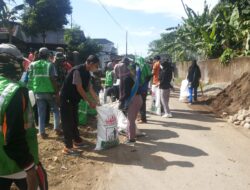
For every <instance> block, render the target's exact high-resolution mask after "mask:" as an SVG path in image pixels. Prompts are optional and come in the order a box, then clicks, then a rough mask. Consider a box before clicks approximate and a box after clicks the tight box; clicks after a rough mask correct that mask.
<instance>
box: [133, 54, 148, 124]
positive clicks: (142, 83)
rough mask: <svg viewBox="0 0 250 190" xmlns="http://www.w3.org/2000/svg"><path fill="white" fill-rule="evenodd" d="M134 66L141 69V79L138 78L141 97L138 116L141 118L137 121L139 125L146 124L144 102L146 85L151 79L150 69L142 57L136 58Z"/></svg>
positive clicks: (146, 92) (146, 93)
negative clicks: (136, 65)
mask: <svg viewBox="0 0 250 190" xmlns="http://www.w3.org/2000/svg"><path fill="white" fill-rule="evenodd" d="M135 62H136V64H138V66H139V67H140V69H141V78H140V86H139V90H140V94H141V96H142V106H141V109H140V115H141V118H140V120H139V123H147V117H146V100H147V95H148V85H149V81H150V79H151V77H152V73H151V69H150V66H149V64H148V63H146V62H145V60H144V58H143V57H136V59H135Z"/></svg>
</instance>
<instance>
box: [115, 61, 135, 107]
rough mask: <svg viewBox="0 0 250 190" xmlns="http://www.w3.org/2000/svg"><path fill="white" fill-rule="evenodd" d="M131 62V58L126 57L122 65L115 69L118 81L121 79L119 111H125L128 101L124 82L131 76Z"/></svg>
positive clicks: (119, 64) (116, 66)
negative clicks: (126, 101) (126, 100)
mask: <svg viewBox="0 0 250 190" xmlns="http://www.w3.org/2000/svg"><path fill="white" fill-rule="evenodd" d="M130 63H131V61H130V60H129V58H127V57H124V58H123V59H122V60H121V62H120V63H118V64H116V65H115V67H114V72H115V76H116V78H117V79H119V83H120V85H119V102H120V104H119V109H121V110H124V109H126V108H125V99H126V94H125V84H126V83H125V82H124V80H125V79H126V78H127V77H128V76H130V74H131V73H130V70H129V68H128V66H129V64H130Z"/></svg>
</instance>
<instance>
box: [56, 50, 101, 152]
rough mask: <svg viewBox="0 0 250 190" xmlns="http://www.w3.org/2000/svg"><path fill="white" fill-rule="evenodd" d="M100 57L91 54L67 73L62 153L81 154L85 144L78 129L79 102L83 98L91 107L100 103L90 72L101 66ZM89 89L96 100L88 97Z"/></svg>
mask: <svg viewBox="0 0 250 190" xmlns="http://www.w3.org/2000/svg"><path fill="white" fill-rule="evenodd" d="M99 62H100V61H99V59H98V57H97V56H95V55H90V56H89V57H88V58H87V60H86V63H85V64H81V65H78V66H75V67H73V68H72V69H71V70H70V72H69V73H68V74H67V76H66V78H65V81H64V83H63V86H62V89H61V92H60V102H61V110H60V111H61V122H62V129H63V134H64V144H65V147H64V148H63V151H62V153H63V154H66V155H79V151H78V150H77V149H78V148H81V147H83V146H84V144H83V140H82V138H81V137H80V134H79V130H78V128H77V127H78V104H79V102H80V100H81V99H83V100H84V101H86V102H87V103H88V104H89V106H90V107H91V108H95V107H96V105H97V104H98V103H99V99H98V96H97V95H96V93H95V91H94V90H93V87H92V85H91V82H90V79H91V75H90V72H95V71H97V70H98V67H99ZM87 91H89V93H90V94H91V96H92V97H93V98H94V100H92V99H90V98H88V96H87V94H86V93H87Z"/></svg>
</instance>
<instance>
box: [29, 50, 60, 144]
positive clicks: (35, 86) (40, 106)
mask: <svg viewBox="0 0 250 190" xmlns="http://www.w3.org/2000/svg"><path fill="white" fill-rule="evenodd" d="M48 57H49V50H48V49H47V48H45V47H43V48H40V50H39V58H40V60H38V61H35V62H33V63H32V64H31V65H30V68H29V81H28V86H29V88H30V89H31V90H32V91H33V92H34V94H35V97H36V100H37V110H38V125H39V134H40V136H41V138H43V139H45V138H47V137H48V135H47V134H46V132H45V120H46V107H47V104H49V106H50V108H51V110H52V112H53V114H54V131H55V133H56V134H57V135H60V134H61V131H60V129H59V120H60V119H59V108H58V104H59V102H58V101H59V93H58V87H57V84H56V77H57V73H56V70H55V67H54V65H53V64H52V63H50V62H49V61H48Z"/></svg>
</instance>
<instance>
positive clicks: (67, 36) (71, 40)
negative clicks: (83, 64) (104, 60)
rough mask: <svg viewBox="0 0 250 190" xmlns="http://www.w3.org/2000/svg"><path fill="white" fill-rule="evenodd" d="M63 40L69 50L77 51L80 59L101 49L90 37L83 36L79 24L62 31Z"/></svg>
mask: <svg viewBox="0 0 250 190" xmlns="http://www.w3.org/2000/svg"><path fill="white" fill-rule="evenodd" d="M64 41H65V43H66V44H67V49H68V51H69V52H73V51H78V52H79V59H80V60H86V59H87V57H88V56H89V55H91V54H97V53H99V52H100V51H101V49H102V48H101V47H100V46H99V45H98V44H97V43H95V42H94V40H92V39H91V38H89V37H88V38H85V36H84V34H83V31H82V30H81V28H80V27H79V26H74V27H73V28H72V29H66V30H65V33H64Z"/></svg>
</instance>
